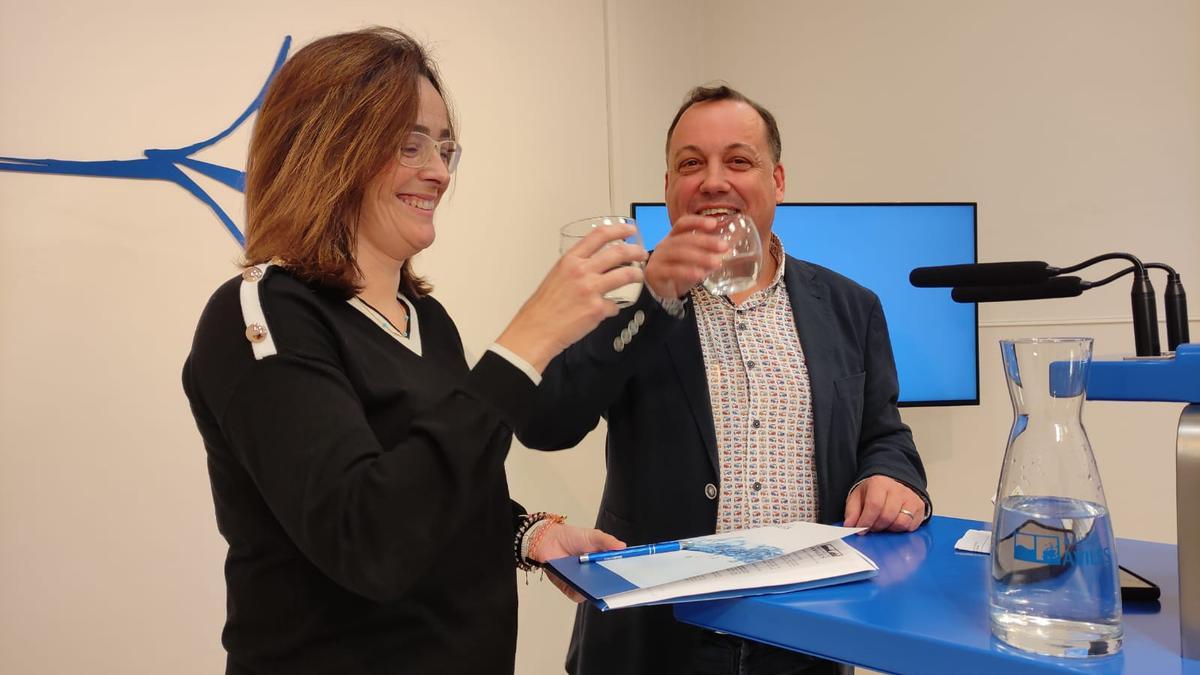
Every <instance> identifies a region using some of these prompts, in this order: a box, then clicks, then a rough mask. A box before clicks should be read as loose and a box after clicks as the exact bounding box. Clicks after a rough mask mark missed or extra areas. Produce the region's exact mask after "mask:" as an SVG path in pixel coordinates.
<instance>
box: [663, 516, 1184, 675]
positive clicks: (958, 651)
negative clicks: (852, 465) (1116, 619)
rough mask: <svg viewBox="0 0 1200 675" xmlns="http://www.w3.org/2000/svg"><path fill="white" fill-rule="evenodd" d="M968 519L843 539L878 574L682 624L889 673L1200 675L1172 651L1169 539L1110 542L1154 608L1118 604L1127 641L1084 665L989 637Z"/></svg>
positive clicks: (735, 606) (1174, 585)
mask: <svg viewBox="0 0 1200 675" xmlns="http://www.w3.org/2000/svg"><path fill="white" fill-rule="evenodd" d="M969 529H990V528H989V527H988V526H987V525H985V524H983V523H980V522H979V521H975V520H963V519H960V518H948V517H944V516H935V517H934V518H932V519H931V520H930V522H929V523H928V524H926V525H925V526H924V527H922V528H921V529H919V530H917V531H916V532H913V533H910V534H890V533H883V534H869V535H866V536H862V537H849V538H847V541H848V542H850V543H851V544H853V545H854V546H855V547H856V548H858V549H859V550H861V551H862V552H863V553H865V554H867V555H868V556H870V557H871V559H872V560H874V561H875V562H876V563H877V564H878V565H879V575H878V576H877V577H875V578H874V579H872V580H869V581H860V582H856V583H851V584H843V585H840V586H831V587H828V588H818V589H813V590H808V591H801V592H798V593H783V594H778V595H760V596H756V597H749V598H735V599H729V600H716V601H711V602H698V603H685V604H680V605H676V607H675V616H676V618H678V619H679V620H681V621H684V622H686V623H691V624H695V625H698V626H702V627H705V628H710V629H714V630H719V631H722V632H725V633H732V634H734V635H739V636H742V637H745V638H748V639H751V640H757V641H759V642H766V643H769V644H774V645H777V646H781V647H786V648H788V649H793V650H796V651H800V652H805V653H808V654H814V655H816V656H821V657H824V658H827V659H832V660H834V661H840V662H842V663H850V664H854V665H857V666H863V667H866V668H871V669H873V670H880V671H884V672H896V673H946V674H954V675H958V674H960V673H1005V674H1008V673H1062V672H1081V673H1093V674H1104V675H1109V674H1113V673H1153V674H1154V675H1200V661H1196V660H1192V659H1183V658H1181V657H1180V656H1179V574H1178V562H1177V561H1176V548H1175V547H1174V546H1171V545H1168V544H1154V543H1150V542H1144V541H1135V540H1131V539H1120V540H1118V541H1117V555H1118V557H1119V559H1120V561H1121V564H1122V565H1124V566H1126V567H1128V568H1130V569H1132V570H1133V571H1135V572H1137V573H1139V574H1141V575H1142V576H1144V577H1146V578H1147V579H1149V580H1151V581H1153V582H1154V583H1156V584H1158V586H1159V587H1160V588H1161V589H1162V600H1161V602H1160V604H1159V606H1158V607H1157V608H1154V609H1155V610H1156V611H1151V610H1150V609H1148V608H1145V607H1142V608H1139V607H1138V606H1136V605H1134V604H1126V605H1125V614H1124V625H1125V645H1124V648H1123V649H1122V651H1121V652H1120V653H1118V654H1117V655H1115V656H1110V657H1102V658H1099V659H1093V660H1089V661H1086V662H1081V661H1078V660H1074V659H1058V658H1049V657H1037V656H1031V655H1028V654H1026V653H1024V652H1019V651H1016V650H1014V649H1011V648H1009V647H1007V646H1005V645H1003V644H1001V643H1000V642H998V641H996V640H995V639H993V638H992V637H991V632H990V630H989V628H988V609H987V574H988V569H987V565H988V556H986V555H981V554H978V553H963V552H960V551H955V550H954V542H956V541H958V538H959V537H960V536H962V534H963V533H964V532H966V531H967V530H969Z"/></svg>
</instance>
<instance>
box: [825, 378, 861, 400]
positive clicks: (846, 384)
mask: <svg viewBox="0 0 1200 675" xmlns="http://www.w3.org/2000/svg"><path fill="white" fill-rule="evenodd" d="M866 382H867V374H866V373H858V374H857V375H850V376H848V377H843V378H840V379H837V380H834V381H833V389H834V391H836V392H837V397H838V398H839V399H843V400H844V399H856V398H858V399H861V398H862V396H863V386H864V385H865V384H866Z"/></svg>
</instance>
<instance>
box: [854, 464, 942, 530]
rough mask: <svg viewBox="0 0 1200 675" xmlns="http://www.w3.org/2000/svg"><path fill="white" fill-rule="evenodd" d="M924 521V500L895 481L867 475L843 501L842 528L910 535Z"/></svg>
mask: <svg viewBox="0 0 1200 675" xmlns="http://www.w3.org/2000/svg"><path fill="white" fill-rule="evenodd" d="M924 520H925V500H923V499H921V495H919V494H917V493H916V492H915V491H913V489H912V488H910V487H908V486H907V485H905V484H904V483H901V482H900V481H898V480H896V479H895V478H889V477H887V476H871V477H870V478H867V479H866V480H864V481H863V482H861V483H859V484H858V486H857V487H855V488H854V489H853V490H852V491H851V492H850V496H849V497H847V498H846V520H845V526H846V527H865V528H868V529H870V530H871V531H872V532H882V531H884V530H889V531H892V532H912V531H913V530H915V529H917V528H918V527H920V525H921V523H922V522H924Z"/></svg>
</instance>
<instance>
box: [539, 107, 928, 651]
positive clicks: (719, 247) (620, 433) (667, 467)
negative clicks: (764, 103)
mask: <svg viewBox="0 0 1200 675" xmlns="http://www.w3.org/2000/svg"><path fill="white" fill-rule="evenodd" d="M781 147H782V144H781V141H780V137H779V130H778V126H777V125H776V123H775V120H774V118H773V116H772V115H771V114H770V113H769V112H768V111H767V110H765V109H764V108H762V107H761V106H759V105H758V104H756V103H754V102H753V101H750V100H749V99H747V98H746V97H745V96H743V95H742V94H740V93H738V92H737V91H734V90H732V89H730V88H728V87H713V88H704V87H701V88H697V89H694V90H693V91H692V92H691V93H690V95H689V96H688V97H687V99H686V100H685V102H684V104H683V106H682V107H681V108H680V110H679V112H678V113H677V115H676V117H675V120H674V121H673V122H672V123H671V127H670V129H669V130H668V132H667V172H666V201H667V211H668V213H669V214H670V218H671V222H672V229H671V232H670V234H669V235H668V236H667V237H666V238H665V239H664V240H663V241H662V242H661V243H660V244H659V245H658V246H657V248H656V249H655V251H654V253H653V254H652V255H651V257H650V259H649V262H648V263H647V266H646V270H645V273H646V274H645V280H646V287H647V288H648V290H649V291H650V292H649V293H643V294H642V297H641V298H640V299H639V301H638V302H637V303H636V304H635V305H633V306H632V307H629V308H627V309H625V310H624V311H622V312H621V314H619V315H618V316H616V317H614V318H612V319H610V320H608V321H606V322H605V323H602V324H601V325H600V326H599V327H598V328H597V329H596V330H595V331H593V332H592V333H591V334H590V335H589V336H588V337H587V338H585V339H584V340H582V341H581V342H579V343H577V344H576V345H575V346H574V347H572V348H571V349H569V350H568V351H567V352H565V353H564V354H562V355H561V356H560V357H559V358H558V359H556V360H555V361H554V362H553V363H552V364H551V365H550V367H549V368H548V369H547V370H546V372H545V374H544V380H543V382H542V385H541V387H539V398H540V399H541V402H540V404H539V413H540V414H538V415H535V416H534V418H533V419H534V420H535V421H534V422H533V423H532V424H531V425H530V426H529V427H528V428H526V429H524V430H521V431H520V432H519V433H518V436H519V437H520V439H521V440H522V442H524V443H525V444H526V445H528V446H529V447H534V448H541V449H557V448H564V447H570V446H573V445H575V444H576V443H578V442H579V440H580V439H581V438H583V436H584V435H586V434H587V433H588V432H589V431H590V430H591V429H592V428H594V427H595V425H596V423H597V422H598V420H599V418H600V417H601V416H604V417H605V418H606V419H607V420H608V441H607V469H608V473H607V479H606V481H605V486H604V495H603V498H602V501H601V505H600V513H599V516H598V518H597V522H596V527H598V528H600V529H602V530H604V531H606V532H609V533H611V534H613V535H615V536H616V537H618V538H619V539H621V540H623V541H626V542H628V543H629V544H643V543H649V542H656V541H666V540H673V539H680V538H684V537H693V536H698V535H704V534H711V533H713V532H714V531H717V532H720V531H726V530H731V529H738V528H746V527H758V526H762V525H768V524H773V523H783V522H790V521H795V520H810V521H819V522H825V523H830V522H836V521H839V520H843V519H844V520H845V522H846V524H847V525H851V526H861V527H867V528H870V529H871V530H872V531H881V530H892V531H908V530H913V529H916V527H917V526H919V525H920V523H921V522H922V521H923V520H924V519H925V518H927V517H928V515H929V501H928V497H927V495H926V493H925V472H924V468H923V466H922V464H921V460H920V457H919V456H918V455H917V452H916V449H915V447H914V446H913V440H912V434H911V432H910V431H909V429H908V427H907V426H905V425H904V423H903V422H902V421H901V420H900V415H899V412H898V411H897V409H896V398H897V396H898V393H899V392H898V383H897V379H896V368H895V363H894V361H893V359H892V349H891V343H890V341H889V339H888V333H887V326H886V323H885V321H884V317H883V311H882V308H881V307H880V304H879V300H878V298H877V297H876V296H875V294H874V293H872V292H870V291H868V290H867V289H865V288H863V287H861V286H859V285H858V284H856V283H854V282H853V281H850V280H849V279H847V278H845V277H842V276H840V275H838V274H836V273H834V272H832V271H830V270H827V269H824V268H822V267H819V266H816V265H812V264H810V263H805V262H802V261H799V260H796V259H795V258H790V257H787V256H785V255H784V251H783V248H782V245H781V244H780V242H779V240H778V239H777V238H776V237H775V236H774V235H773V234H772V232H771V225H772V222H773V220H774V216H775V205H776V204H777V203H779V202H781V201H782V200H783V196H784V185H785V181H784V178H785V175H784V169H783V165H782V164H780V163H779V159H780V154H781ZM728 212H740V213H744V214H748V215H750V216H752V217H753V219H754V222H755V223H756V224H757V227H758V228H759V233H760V235H761V236H762V240H763V249H764V252H763V260H762V265H761V268H760V272H759V276H758V280H757V282H756V283H755V284H754V286H752V287H751V288H749V289H747V290H745V291H743V292H740V293H735V294H733V295H731V296H729V297H728V298H724V297H716V296H713V295H711V294H710V293H708V292H707V291H705V290H704V289H703V288H702V287H697V284H698V283H699V282H700V281H701V280H702V279H703V278H704V277H705V276H707V275H708V274H709V273H710V272H711V271H712V270H714V269H716V267H718V265H719V263H720V255H721V253H722V252H723V251H724V244H722V243H721V242H720V240H719V239H718V238H717V237H715V236H714V235H713V232H714V231H715V227H716V218H714V217H713V216H715V215H719V214H721V213H728ZM567 668H568V670H569V671H570V672H573V673H577V674H581V675H591V674H601V675H611V674H612V673H624V674H640V673H646V674H649V673H655V674H656V675H657V674H661V673H702V672H712V673H793V672H805V673H822V672H836V667H835V666H834V665H833V664H831V663H829V662H824V661H817V660H814V659H811V658H809V657H806V656H803V655H799V654H795V653H791V652H786V651H783V650H779V649H775V648H772V647H769V646H766V645H760V644H756V643H751V642H747V641H744V640H740V639H737V638H733V637H732V636H727V635H718V634H715V633H712V632H709V631H703V630H701V629H698V628H694V627H690V626H686V625H683V624H680V623H678V622H676V621H675V620H674V618H673V616H672V611H671V608H670V607H649V608H635V609H625V610H620V611H615V612H609V613H604V614H601V613H600V612H598V611H597V610H595V609H594V608H592V607H590V606H582V607H580V609H579V612H578V614H577V616H576V622H575V630H574V633H573V635H572V641H571V649H570V653H569V654H568V659H567Z"/></svg>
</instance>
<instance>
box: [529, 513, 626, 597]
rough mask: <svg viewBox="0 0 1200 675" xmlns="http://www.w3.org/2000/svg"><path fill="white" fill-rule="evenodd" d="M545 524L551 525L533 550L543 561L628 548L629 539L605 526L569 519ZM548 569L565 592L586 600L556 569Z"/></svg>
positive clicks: (530, 554)
mask: <svg viewBox="0 0 1200 675" xmlns="http://www.w3.org/2000/svg"><path fill="white" fill-rule="evenodd" d="M544 527H546V528H548V529H547V530H546V532H545V533H543V534H542V538H541V540H540V541H538V545H537V547H536V548H535V549H534V550H532V551H530V552H529V557H530V558H531V559H533V560H536V561H538V562H541V563H544V562H546V561H547V560H553V559H555V558H562V557H563V556H568V555H583V554H584V553H594V552H596V551H611V550H613V549H622V548H625V542H623V541H621V540H620V539H617V538H616V537H614V536H612V535H611V534H608V533H607V532H603V531H601V530H596V529H592V528H582V527H574V526H572V525H567V524H566V523H549V524H547V525H545V526H544ZM546 573H547V576H548V577H549V579H550V583H552V584H554V585H555V587H557V588H558V590H560V591H562V593H563V595H565V596H567V597H568V598H570V599H571V600H573V601H575V602H583V596H582V595H580V594H579V593H578V592H577V591H576V590H575V589H574V588H571V586H570V585H569V584H567V582H565V581H563V580H562V579H560V578H558V575H556V574H554V571H553V570H546Z"/></svg>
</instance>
